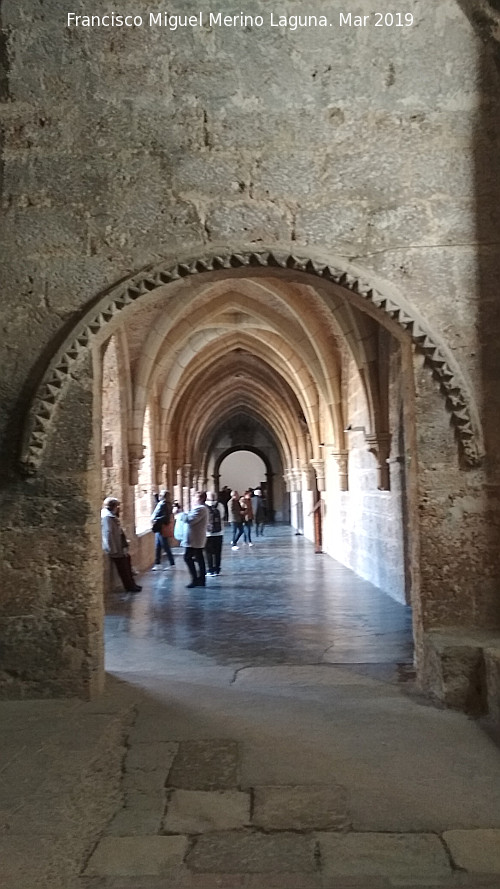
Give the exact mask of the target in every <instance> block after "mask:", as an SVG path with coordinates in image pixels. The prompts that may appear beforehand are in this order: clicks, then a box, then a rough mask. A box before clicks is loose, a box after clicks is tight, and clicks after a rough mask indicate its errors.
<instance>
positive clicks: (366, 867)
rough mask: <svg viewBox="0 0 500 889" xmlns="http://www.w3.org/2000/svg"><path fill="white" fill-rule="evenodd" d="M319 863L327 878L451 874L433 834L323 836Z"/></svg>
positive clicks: (432, 876)
mask: <svg viewBox="0 0 500 889" xmlns="http://www.w3.org/2000/svg"><path fill="white" fill-rule="evenodd" d="M318 839H319V849H320V860H321V866H322V870H323V873H324V874H325V876H327V877H332V876H340V875H352V876H361V875H366V876H383V877H388V878H390V879H394V878H396V879H408V880H409V879H413V880H414V881H415V882H417V881H419V880H420V881H422V880H424V879H427V878H432V879H436V878H439V879H441V878H446V877H448V876H449V875H450V874H451V868H450V864H449V861H448V856H447V854H446V850H445V849H444V846H443V844H442V843H441V841H440V840H439V838H438V837H437V836H434V835H432V834H389V833H388V834H382V833H350V834H346V835H344V836H340V835H338V834H321V835H319V837H318Z"/></svg>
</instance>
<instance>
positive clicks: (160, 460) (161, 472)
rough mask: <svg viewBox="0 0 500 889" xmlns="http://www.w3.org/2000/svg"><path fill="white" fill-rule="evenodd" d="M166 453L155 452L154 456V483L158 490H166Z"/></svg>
mask: <svg viewBox="0 0 500 889" xmlns="http://www.w3.org/2000/svg"><path fill="white" fill-rule="evenodd" d="M167 467H168V453H167V451H157V452H156V454H155V481H156V483H157V484H158V485H159V487H160V488H164V489H167V490H168V476H167Z"/></svg>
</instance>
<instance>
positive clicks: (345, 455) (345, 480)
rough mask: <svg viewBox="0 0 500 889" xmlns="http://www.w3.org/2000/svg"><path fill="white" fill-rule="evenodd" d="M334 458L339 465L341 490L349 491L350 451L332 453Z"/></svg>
mask: <svg viewBox="0 0 500 889" xmlns="http://www.w3.org/2000/svg"><path fill="white" fill-rule="evenodd" d="M331 453H332V457H333V458H334V459H335V462H336V464H337V472H338V479H339V490H340V491H348V490H349V471H348V468H349V451H332V452H331Z"/></svg>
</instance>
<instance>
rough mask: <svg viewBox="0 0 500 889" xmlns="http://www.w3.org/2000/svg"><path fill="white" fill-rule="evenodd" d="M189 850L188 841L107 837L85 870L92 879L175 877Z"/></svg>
mask: <svg viewBox="0 0 500 889" xmlns="http://www.w3.org/2000/svg"><path fill="white" fill-rule="evenodd" d="M187 847H188V843H187V839H186V837H182V836H175V837H163V836H153V837H151V836H150V837H139V836H132V837H104V838H103V839H102V840H101V841H100V842H99V843H98V845H97V848H96V849H95V851H94V852H93V853H92V855H91V857H90V860H89V862H88V864H87V867H86V868H85V873H86V874H88V875H89V876H93V875H97V876H100V875H102V876H107V875H111V876H112V875H117V876H132V877H133V876H143V875H147V874H152V875H161V876H167V875H168V873H169V871H170V872H173V875H175V873H176V871H177V870H178V868H179V867H180V865H181V864H182V860H183V858H184V855H185V853H186V850H187Z"/></svg>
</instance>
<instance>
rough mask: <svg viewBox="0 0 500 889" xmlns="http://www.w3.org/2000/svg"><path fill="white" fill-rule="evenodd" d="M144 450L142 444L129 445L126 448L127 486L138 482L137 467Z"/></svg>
mask: <svg viewBox="0 0 500 889" xmlns="http://www.w3.org/2000/svg"><path fill="white" fill-rule="evenodd" d="M145 450H146V445H143V444H129V446H128V474H129V485H136V484H137V483H138V481H139V466H140V465H141V460H143V459H144V451H145Z"/></svg>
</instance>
